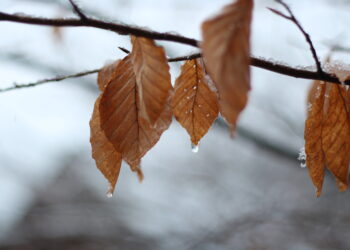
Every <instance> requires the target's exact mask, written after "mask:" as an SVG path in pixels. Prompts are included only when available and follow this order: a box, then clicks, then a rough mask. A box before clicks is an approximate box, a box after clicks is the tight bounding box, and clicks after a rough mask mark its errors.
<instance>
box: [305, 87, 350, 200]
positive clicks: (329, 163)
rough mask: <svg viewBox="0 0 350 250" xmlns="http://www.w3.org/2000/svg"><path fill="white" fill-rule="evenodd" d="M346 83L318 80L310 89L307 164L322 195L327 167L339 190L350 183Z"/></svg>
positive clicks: (306, 128)
mask: <svg viewBox="0 0 350 250" xmlns="http://www.w3.org/2000/svg"><path fill="white" fill-rule="evenodd" d="M347 95H348V93H347V91H346V90H345V88H344V86H341V85H338V84H332V83H322V82H319V81H317V82H315V83H314V84H313V87H312V88H311V90H310V93H309V98H308V99H309V101H310V103H309V108H308V118H307V120H306V123H305V152H306V165H307V167H308V169H309V173H310V176H311V179H312V181H313V183H314V185H315V186H316V188H317V195H318V196H319V195H320V193H321V189H322V184H323V179H324V171H325V167H326V168H327V169H329V170H330V172H331V173H332V174H333V175H334V176H335V178H336V181H337V185H338V187H339V190H341V191H344V190H345V189H346V188H347V187H348V170H349V163H350V123H349V113H348V108H347Z"/></svg>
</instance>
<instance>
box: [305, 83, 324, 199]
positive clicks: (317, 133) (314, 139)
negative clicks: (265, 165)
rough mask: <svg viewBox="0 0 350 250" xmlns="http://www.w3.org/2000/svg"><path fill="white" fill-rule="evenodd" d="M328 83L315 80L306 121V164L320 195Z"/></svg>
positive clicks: (310, 94)
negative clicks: (323, 129) (324, 113)
mask: <svg viewBox="0 0 350 250" xmlns="http://www.w3.org/2000/svg"><path fill="white" fill-rule="evenodd" d="M325 91H326V83H323V82H320V81H315V82H314V83H313V86H312V88H311V89H310V92H309V97H308V100H309V104H308V105H309V107H308V114H307V119H306V122H305V133H304V138H305V153H306V166H307V167H308V169H309V175H310V177H311V180H312V182H313V184H314V185H315V187H316V194H317V196H320V194H321V191H322V186H323V180H324V175H325V156H324V153H323V150H322V126H323V105H324V99H325Z"/></svg>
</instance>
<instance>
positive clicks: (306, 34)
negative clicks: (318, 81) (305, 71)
mask: <svg viewBox="0 0 350 250" xmlns="http://www.w3.org/2000/svg"><path fill="white" fill-rule="evenodd" d="M275 1H276V2H277V3H279V4H281V5H282V6H283V7H284V8H285V9H286V11H287V12H288V14H289V16H287V15H285V14H283V13H282V12H280V11H278V10H275V9H272V8H268V9H269V10H271V11H272V12H273V13H275V14H276V15H278V16H281V17H283V18H285V19H287V20H289V21H291V22H293V23H294V24H295V25H296V26H297V27H298V29H299V30H300V31H301V33H302V34H303V35H304V37H305V39H306V42H307V43H308V44H309V46H310V50H311V54H312V57H313V58H314V61H315V64H316V68H317V72H318V73H319V74H324V72H323V70H322V66H321V62H320V60H319V59H318V56H317V52H316V49H315V47H314V45H313V43H312V41H311V38H310V35H309V34H308V33H307V32H306V31H305V30H304V28H303V27H302V26H301V24H300V22H299V21H298V19H297V18H296V17H295V16H294V14H293V12H292V10H291V8H290V7H289V6H288V5H287V4H286V3H285V2H283V0H275Z"/></svg>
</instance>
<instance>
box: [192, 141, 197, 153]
mask: <svg viewBox="0 0 350 250" xmlns="http://www.w3.org/2000/svg"><path fill="white" fill-rule="evenodd" d="M191 148H192V153H198V151H199V146H198V145H196V144H193V143H192V144H191Z"/></svg>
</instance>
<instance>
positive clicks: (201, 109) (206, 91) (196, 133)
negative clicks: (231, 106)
mask: <svg viewBox="0 0 350 250" xmlns="http://www.w3.org/2000/svg"><path fill="white" fill-rule="evenodd" d="M208 84H209V83H208V81H207V79H206V77H205V74H204V72H203V67H202V65H201V62H200V60H199V59H194V60H188V61H186V62H185V64H184V65H183V66H182V68H181V74H180V76H179V77H178V78H177V80H176V83H175V93H174V98H173V104H172V106H173V112H174V115H175V117H176V119H177V120H178V121H179V123H180V124H181V125H182V126H183V127H184V128H185V129H186V130H187V132H188V134H189V135H190V136H191V141H192V143H193V144H195V145H197V144H198V142H199V140H200V139H201V138H202V137H203V136H204V135H205V134H206V133H207V132H208V130H209V128H210V127H211V125H212V124H213V122H214V121H215V119H216V118H217V116H218V112H219V110H218V103H217V95H216V93H215V92H213V91H212V90H211V89H210V87H209V85H208Z"/></svg>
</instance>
